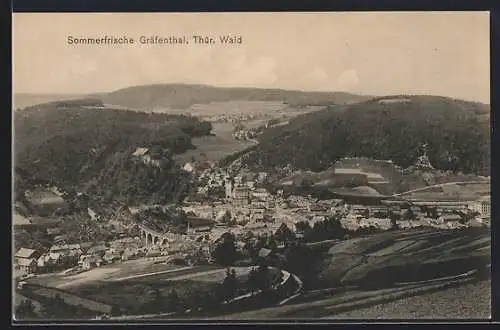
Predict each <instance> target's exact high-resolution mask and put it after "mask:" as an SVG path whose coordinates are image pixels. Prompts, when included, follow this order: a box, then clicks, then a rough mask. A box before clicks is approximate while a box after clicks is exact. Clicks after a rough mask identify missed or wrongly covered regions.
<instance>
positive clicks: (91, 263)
mask: <svg viewBox="0 0 500 330" xmlns="http://www.w3.org/2000/svg"><path fill="white" fill-rule="evenodd" d="M103 263H104V262H103V260H102V259H101V258H99V257H96V256H88V257H87V258H85V259H84V260H83V263H82V268H83V269H85V270H88V269H91V268H94V267H100V266H101V265H102V264H103Z"/></svg>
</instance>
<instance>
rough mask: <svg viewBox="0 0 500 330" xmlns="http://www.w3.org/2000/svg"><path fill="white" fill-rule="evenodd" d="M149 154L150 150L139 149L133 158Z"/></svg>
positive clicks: (133, 154)
mask: <svg viewBox="0 0 500 330" xmlns="http://www.w3.org/2000/svg"><path fill="white" fill-rule="evenodd" d="M148 152H149V149H148V148H137V149H135V151H134V152H133V153H132V156H133V157H143V156H144V155H146V154H147V153H148Z"/></svg>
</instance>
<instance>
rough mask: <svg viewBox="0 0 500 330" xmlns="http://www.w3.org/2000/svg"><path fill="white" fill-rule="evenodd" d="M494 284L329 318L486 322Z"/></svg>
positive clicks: (376, 306) (474, 285)
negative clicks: (470, 319) (475, 320)
mask: <svg viewBox="0 0 500 330" xmlns="http://www.w3.org/2000/svg"><path fill="white" fill-rule="evenodd" d="M490 301H491V283H490V282H489V281H481V282H478V283H473V284H466V285H463V286H458V287H452V288H449V289H446V290H442V291H438V292H433V293H427V294H423V295H419V296H415V297H408V298H404V299H399V300H394V301H391V302H387V303H383V304H378V305H374V306H370V307H367V308H361V309H356V310H352V311H347V312H343V313H339V314H336V315H332V316H330V317H327V318H329V319H361V318H362V319H382V318H385V319H388V318H389V319H449V318H453V319H455V318H456V319H463V318H476V319H487V318H489V317H490V316H491V312H490V310H491V302H490Z"/></svg>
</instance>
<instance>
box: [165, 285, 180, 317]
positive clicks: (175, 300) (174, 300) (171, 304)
mask: <svg viewBox="0 0 500 330" xmlns="http://www.w3.org/2000/svg"><path fill="white" fill-rule="evenodd" d="M167 310H169V311H175V312H177V311H181V310H182V306H181V299H180V297H179V295H178V294H177V291H175V289H173V290H172V291H170V293H169V294H168V296H167Z"/></svg>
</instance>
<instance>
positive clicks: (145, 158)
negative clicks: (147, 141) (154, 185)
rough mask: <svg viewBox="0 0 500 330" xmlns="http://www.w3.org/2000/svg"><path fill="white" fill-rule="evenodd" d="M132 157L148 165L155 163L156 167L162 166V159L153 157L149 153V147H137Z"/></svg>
mask: <svg viewBox="0 0 500 330" xmlns="http://www.w3.org/2000/svg"><path fill="white" fill-rule="evenodd" d="M132 157H133V158H134V159H136V160H138V161H140V162H142V163H144V164H146V165H153V166H156V167H159V166H160V161H159V160H157V159H153V158H152V157H151V155H150V154H149V149H148V148H137V149H135V151H134V152H133V153H132Z"/></svg>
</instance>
